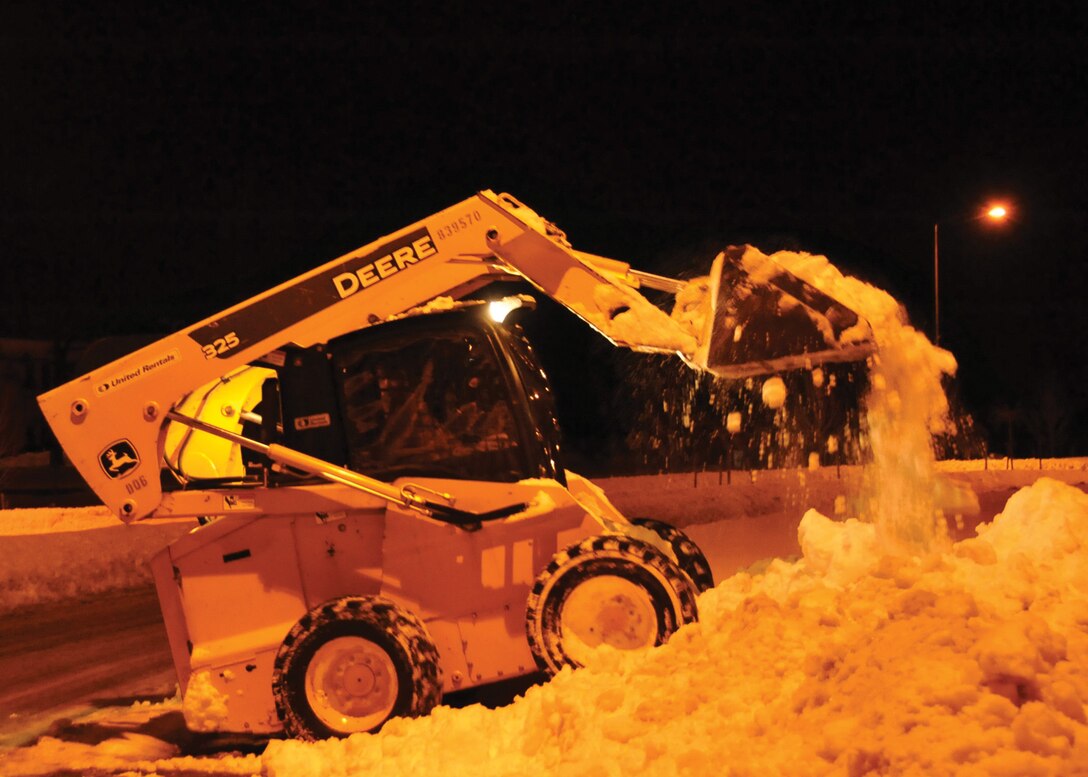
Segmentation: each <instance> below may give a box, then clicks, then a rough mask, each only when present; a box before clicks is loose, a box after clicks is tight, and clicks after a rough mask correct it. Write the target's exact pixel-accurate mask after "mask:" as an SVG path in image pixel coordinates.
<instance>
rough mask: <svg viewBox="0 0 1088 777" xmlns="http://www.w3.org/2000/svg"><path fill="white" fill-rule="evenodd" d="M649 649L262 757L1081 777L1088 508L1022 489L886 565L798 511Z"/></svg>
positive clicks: (347, 763) (1087, 501)
mask: <svg viewBox="0 0 1088 777" xmlns="http://www.w3.org/2000/svg"><path fill="white" fill-rule="evenodd" d="M800 534H801V543H802V547H803V549H804V556H803V558H802V559H801V560H800V561H798V562H796V563H786V562H783V561H774V562H772V563H771V564H770V565H769V566H768V567H767V568H766V569H765V570H764V571H762V572H760V573H758V574H750V573H741V574H738V575H735V576H734V577H732V578H730V579H729V580H726V581H725V582H723V583H722V584H721V585H719V586H718V587H717V588H715V589H712V590H711V591H708V592H707V593H705V594H704V595H703V596H702V597H701V598H700V600H699V606H700V612H701V620H700V622H699V623H694V624H690V625H688V626H685V627H684V628H683V629H681V630H680V631H679V632H678V633H677V634H676V635H675V636H674V637H673V638H672V640H671V641H670V642H669V643H668V644H666V645H664V646H662V647H660V648H658V649H655V650H649V651H644V652H638V653H634V654H630V653H620V652H618V651H608V650H605V651H603V652H602V654H601V656H600V659H601V660H600V661H599V663H597V664H595V665H594V666H593V667H592V668H587V669H582V670H578V671H569V670H564V671H563V672H561V673H560V674H559V675H558V676H557V677H556V678H555V679H554V680H552V681H551V682H550V683H548V684H547V685H544V686H540V687H535V688H532V689H531V690H529V691H528V692H527V693H526V694H525V695H524V696H523V697H521V698H519V699H518V700H517V701H516V702H515V703H514V704H512V705H510V706H509V707H506V708H502V709H499V710H486V709H484V708H482V707H479V706H475V707H469V708H466V709H463V710H453V709H450V708H445V707H440V708H439V709H437V710H436V711H435V712H434V713H433V714H432V715H431V716H430V717H427V718H422V719H415V720H405V719H396V720H393V721H390V722H389V723H388V724H387V725H386V727H385V728H384V730H383V731H382V732H380V733H379V734H377V735H355V736H353V737H351V738H349V739H347V740H329V741H325V742H319V743H316V744H306V743H301V742H295V741H274V742H272V743H271V744H270V745H269V747H268V749H267V751H266V752H265V754H264V757H263V765H264V768H265V770H266V773H267V774H269V775H272V776H273V777H282V776H283V775H292V776H293V777H302V776H304V775H315V777H316V776H317V775H321V777H325V776H326V775H336V774H349V773H350V774H354V773H357V774H381V775H401V774H403V775H409V774H412V775H414V774H418V773H421V772H424V771H426V772H428V773H432V774H472V773H476V772H478V771H479V769H480V768H481V765H482V764H486V765H487V766H486V771H487V773H488V774H489V775H554V774H615V775H625V774H645V775H675V774H695V775H701V774H707V775H709V774H735V775H748V774H751V775H764V774H790V775H832V774H834V775H845V774H850V775H861V774H867V773H880V774H898V775H915V774H916V775H990V774H994V775H996V774H1004V775H1012V774H1015V775H1068V774H1076V773H1088V718H1086V715H1085V707H1084V705H1085V701H1086V700H1088V629H1086V626H1088V565H1085V564H1084V563H1083V559H1084V557H1085V554H1086V553H1088V495H1086V494H1085V493H1083V492H1082V491H1080V490H1078V489H1076V488H1073V487H1071V486H1068V485H1065V484H1063V483H1060V482H1058V481H1055V480H1050V479H1047V478H1043V479H1040V480H1038V481H1037V482H1036V483H1035V484H1034V485H1032V486H1030V487H1028V488H1026V489H1024V490H1022V491H1020V492H1019V493H1017V494H1016V495H1015V496H1014V497H1013V498H1012V499H1010V500H1009V502H1008V504H1007V506H1006V509H1005V510H1004V512H1003V513H1001V514H1000V515H999V516H997V517H996V518H995V519H994V521H993V522H992V524H989V525H986V526H984V527H982V528H980V531H979V533H978V536H977V537H973V538H971V539H969V540H966V541H963V542H960V543H956V544H953V545H950V546H949V548H948V549H947V550H944V551H941V552H938V553H933V554H927V555H917V554H915V555H909V554H905V553H903V554H900V552H899V551H896V550H892V551H887V550H886V548H888V547H900V546H897V545H889V544H881V543H879V542H878V540H877V535H876V534H875V532H874V527H873V526H872V524H869V523H862V522H858V521H856V520H848V521H845V522H834V521H831V520H829V519H827V518H825V517H824V516H822V515H820V514H819V513H816V512H814V511H810V512H809V513H808V514H807V515H806V516H805V518H804V520H803V521H802V526H801V529H800Z"/></svg>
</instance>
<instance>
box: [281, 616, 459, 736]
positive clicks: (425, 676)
mask: <svg viewBox="0 0 1088 777" xmlns="http://www.w3.org/2000/svg"><path fill="white" fill-rule="evenodd" d="M272 692H273V696H274V698H275V702H276V714H277V715H278V716H279V719H280V721H281V722H282V723H283V727H284V730H285V731H286V732H287V733H288V734H289V735H291V736H293V737H297V738H299V739H308V740H316V739H327V738H329V737H344V736H348V735H349V734H354V733H357V732H361V731H377V730H378V729H380V728H381V727H382V725H383V724H384V723H385V722H386V721H387V720H389V718H392V717H416V716H420V715H426V714H427V713H429V712H430V711H431V710H432V709H433V708H434V707H435V706H437V705H438V703H439V701H441V698H442V681H441V676H440V670H439V664H438V650H437V649H436V648H435V646H434V642H432V641H431V638H430V636H429V635H428V634H427V629H426V627H425V626H424V625H423V623H422V622H421V621H420V620H419V619H418V618H417V617H415V616H414V615H412V614H411V613H410V612H408V611H406V610H404V609H402V608H401V607H399V606H398V605H396V604H395V603H394V602H392V601H390V600H388V599H384V598H382V597H378V596H348V597H344V598H342V599H334V600H332V601H330V602H326V603H325V604H322V605H320V606H319V607H316V608H314V609H313V610H311V611H310V612H309V613H307V614H306V615H305V616H304V617H303V618H302V619H301V620H299V622H298V623H296V624H295V626H294V628H292V629H291V631H290V633H288V635H287V637H286V638H285V639H284V641H283V644H282V645H281V646H280V650H279V653H278V654H277V655H276V662H275V665H274V672H273V677H272Z"/></svg>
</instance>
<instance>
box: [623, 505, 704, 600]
mask: <svg viewBox="0 0 1088 777" xmlns="http://www.w3.org/2000/svg"><path fill="white" fill-rule="evenodd" d="M631 523H633V524H635V526H641V527H643V528H644V529H649V530H650V531H652V532H653V533H654V534H656V535H657V536H658V537H660V538H661V539H663V540H665V542H667V543H669V545H671V546H672V552H673V553H675V554H676V560H677V561H679V562H680V568H681V569H682V570H684V572H686V573H687V575H688V577H690V578H691V581H692V582H693V583H695V587H696V588H697V589H699V593H703V591H709V590H710V589H711V588H713V587H714V574H713V573H712V572H711V571H710V562H709V561H707V560H706V556H705V555H704V554H703V551H701V550H700V549H699V546H698V545H696V544H695V543H694V542H693V541H692V539H691V538H690V537H688V535H686V534H684V532H683V531H681V530H680V529H677V528H676V527H675V526H673V525H672V524H668V523H665V522H664V521H659V520H657V519H656V518H632V519H631Z"/></svg>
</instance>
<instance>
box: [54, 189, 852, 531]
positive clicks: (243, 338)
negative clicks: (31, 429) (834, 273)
mask: <svg viewBox="0 0 1088 777" xmlns="http://www.w3.org/2000/svg"><path fill="white" fill-rule="evenodd" d="M716 272H717V274H718V275H719V276H720V275H721V272H722V270H721V267H720V263H719V267H718V269H717V271H716ZM741 272H742V274H743V271H741ZM787 275H788V274H787ZM746 278H747V275H745V276H744V277H737V276H735V277H732V278H731V280H730V282H731V283H743V282H745V280H746ZM500 280H525V281H528V282H529V283H530V284H532V285H533V286H534V287H536V288H537V289H538V290H539V291H541V292H542V293H544V294H547V295H548V296H549V297H551V298H552V299H555V300H556V301H558V302H560V303H561V304H563V305H564V306H566V307H567V308H568V309H569V310H571V311H572V312H574V313H575V314H576V315H577V316H579V317H580V318H581V319H582V320H584V321H585V322H586V323H587V324H589V325H590V326H591V327H592V328H594V329H596V330H597V331H598V332H600V333H601V334H602V335H603V336H605V337H606V338H607V339H608V340H610V341H611V342H612V343H614V344H615V345H618V346H623V347H627V348H630V349H633V350H638V351H646V352H658V353H675V354H678V355H679V356H681V357H682V358H684V359H685V360H687V361H689V362H692V363H695V364H700V363H701V366H704V367H705V366H707V364H708V362H709V361H711V360H714V359H717V360H718V361H719V362H721V363H719V364H714V365H711V366H712V367H713V368H714V369H715V370H716V371H718V372H720V373H721V374H724V375H726V376H730V377H737V376H741V375H745V374H754V373H753V372H752V371H753V370H754V371H755V372H767V371H769V370H772V369H774V368H775V367H776V366H777V367H779V368H780V367H782V366H783V365H787V366H788V365H789V364H792V362H789V361H782V360H781V359H778V360H774V359H772V360H767V359H761V358H753V357H752V356H751V355H750V354H747V353H743V354H742V353H739V352H738V353H734V352H728V353H726V354H725V358H724V360H723V359H722V351H721V349H714V348H709V349H708V347H707V343H706V342H705V340H706V339H707V338H708V337H717V338H719V339H721V338H727V339H731V338H732V331H733V330H731V329H728V328H727V329H725V330H722V328H721V327H718V328H717V329H715V328H714V327H713V326H712V324H713V323H714V322H713V321H712V320H711V319H712V318H713V315H711V316H709V317H708V318H707V320H706V323H705V326H702V327H700V329H701V331H693V328H692V327H691V326H689V325H685V324H684V323H683V322H681V321H680V320H679V319H674V318H673V317H670V315H669V314H668V313H666V312H664V311H663V310H661V309H659V308H658V307H656V306H655V305H654V304H652V303H651V302H650V301H649V300H648V299H646V297H644V296H643V295H642V294H641V293H640V292H639V291H638V289H639V288H640V287H642V286H645V287H648V288H654V289H659V290H664V291H669V292H672V293H676V292H678V291H679V290H680V289H682V288H683V287H684V285H685V284H683V283H682V282H679V281H674V280H672V279H668V278H662V277H660V276H656V275H652V274H649V273H641V272H638V271H635V270H632V269H631V268H630V266H629V265H628V264H626V263H624V262H620V261H616V260H613V259H607V258H604V257H600V256H595V255H593V254H586V253H582V252H579V251H576V250H574V249H573V248H572V247H571V245H570V244H569V243H568V241H567V239H566V236H565V235H564V234H563V232H562V231H561V230H559V229H558V228H557V227H555V225H553V224H551V223H550V222H548V221H546V220H545V219H543V218H541V217H540V216H539V215H538V214H536V213H535V212H534V211H533V210H532V209H530V208H529V207H527V206H525V205H523V204H522V203H520V202H519V201H518V200H517V199H515V198H514V197H512V196H511V195H508V194H495V193H493V192H491V191H489V190H485V191H482V192H479V193H478V194H476V195H475V196H473V197H470V198H468V199H466V200H464V201H462V202H460V203H458V204H457V205H454V206H453V207H450V208H447V209H445V210H442V211H440V212H438V213H435V214H434V215H431V216H428V217H426V218H424V219H422V220H420V221H418V222H416V223H414V224H412V225H410V226H407V227H404V228H403V229H401V230H399V231H397V232H394V233H392V234H390V235H388V236H386V237H384V238H381V239H379V240H376V241H374V242H372V243H369V244H367V245H365V246H363V247H361V248H359V249H357V250H355V251H352V252H350V253H348V254H345V255H344V256H341V257H340V258H338V259H334V260H332V261H330V262H327V263H325V264H323V265H321V266H319V267H317V268H315V269H313V270H310V271H308V272H306V273H304V274H302V275H300V276H298V277H297V278H294V279H292V280H290V281H287V282H285V283H282V284H280V285H278V286H276V287H274V288H272V289H270V290H268V291H266V292H263V293H261V294H259V295H257V296H255V297H252V298H251V299H249V300H247V301H245V302H242V303H240V304H238V305H235V306H233V307H231V308H228V309H227V310H225V311H223V312H221V313H218V314H215V315H213V316H211V317H209V318H207V319H205V320H203V321H201V322H199V323H197V324H195V325H193V326H190V327H188V328H185V329H183V330H181V331H179V332H176V333H174V334H172V335H169V336H167V337H164V338H162V339H160V340H158V341H157V342H155V343H153V344H151V345H148V346H146V347H144V348H142V349H140V350H138V351H135V352H133V353H131V354H129V355H128V356H125V357H122V358H121V359H118V360H116V361H114V362H112V363H110V364H107V365H105V366H103V367H100V368H98V369H95V370H93V371H91V372H89V373H88V374H86V375H83V376H82V377H79V378H77V379H75V380H73V381H70V382H69V383H66V384H64V385H62V386H60V387H58V388H55V389H53V390H51V391H49V392H47V393H45V394H43V395H41V396H40V397H39V398H38V399H39V403H40V406H41V408H42V411H43V413H44V415H45V417H46V419H47V421H48V422H49V424H50V426H51V427H52V429H53V432H54V434H55V435H56V437H57V440H58V441H59V443H60V445H61V447H62V448H63V449H64V451H65V453H66V454H67V455H68V458H69V459H70V460H71V462H72V463H73V465H74V466H75V467H76V468H77V469H78V470H79V472H80V474H81V475H82V476H83V478H84V479H85V480H86V481H87V483H88V485H90V486H91V488H92V489H93V490H94V491H95V493H96V494H97V495H98V497H99V498H100V499H101V500H102V501H103V503H104V504H106V505H107V506H108V507H109V508H110V509H111V510H113V512H114V513H115V514H117V515H118V516H119V517H120V518H121V519H122V520H123V521H126V522H128V521H133V520H138V519H140V518H144V517H147V516H149V515H152V514H153V513H154V512H155V510H156V509H157V508H158V506H159V505H160V503H161V501H162V486H161V483H160V480H159V466H160V462H161V460H162V458H163V450H164V438H165V428H166V425H167V421H168V420H169V419H170V418H171V413H172V410H173V407H174V405H175V403H176V402H177V401H178V400H179V399H180V398H181V397H183V396H184V395H186V394H188V393H189V392H191V391H193V390H195V389H196V388H198V387H200V386H202V385H205V384H207V383H208V382H209V381H213V380H215V379H217V378H219V377H220V376H222V375H225V374H226V373H228V372H230V371H231V370H234V369H237V368H239V367H241V366H243V365H246V364H249V363H252V362H255V361H257V360H260V359H262V358H263V357H266V356H268V355H269V354H272V353H273V352H275V351H276V350H277V349H279V348H280V347H282V346H284V345H286V344H288V343H291V344H295V345H299V346H303V347H306V346H310V345H313V344H315V343H321V342H327V341H328V340H331V339H333V338H335V337H337V336H339V335H342V334H344V333H347V332H350V331H354V330H358V329H361V328H365V327H367V326H371V325H374V324H378V323H382V322H384V321H387V320H389V319H390V318H393V317H396V316H398V315H401V314H403V313H405V312H406V311H409V310H412V309H418V308H419V307H420V306H425V305H427V304H428V303H430V302H432V301H434V300H436V299H438V298H442V297H452V298H453V299H460V298H462V297H464V296H466V295H468V294H471V293H472V292H474V291H476V290H478V289H480V288H481V287H483V286H485V285H487V284H489V283H492V282H495V281H500ZM793 280H796V279H793ZM711 285H713V284H711ZM764 285H766V284H764ZM794 292H795V290H794V291H790V290H785V291H776V292H775V293H776V294H783V293H789V294H794ZM714 293H715V294H716V295H717V296H718V297H719V298H720V297H721V296H722V291H721V289H720V282H719V283H718V286H715V287H714ZM802 296H803V295H802ZM801 302H802V303H805V300H801ZM831 302H832V303H833V301H831ZM708 304H709V306H710V308H711V311H713V310H714V308H715V307H722V309H723V310H724V308H725V307H728V306H722V305H721V304H720V303H718V302H716V301H715V300H710V301H709V303H708ZM763 307H765V305H764V306H763ZM730 312H731V314H734V315H735V314H736V310H734V309H732V308H730ZM834 312H835V313H836V315H834V316H830V315H829V314H828V311H817V312H816V314H818V315H820V316H822V317H823V318H822V320H825V321H826V320H828V319H829V318H830V319H833V320H834V321H835V322H837V324H839V330H841V329H842V328H844V327H845V326H847V325H851V322H857V320H858V319H857V316H856V314H853V313H852V311H849V310H848V309H846V308H845V307H842V306H837V307H836V309H835V311H834ZM824 328H825V329H830V328H829V327H824ZM810 339H811V338H810ZM825 340H826V337H824V339H823V340H820V338H816V342H815V343H813V342H809V341H806V342H800V341H798V342H797V343H795V344H793V345H792V346H791V347H792V348H793V349H794V350H795V351H803V352H806V354H807V355H803V358H805V359H808V360H810V361H812V362H818V361H820V360H827V359H830V358H835V357H836V356H839V357H840V358H845V357H842V354H841V353H840V352H841V351H842V349H841V348H839V347H838V344H837V343H831V344H830V345H829V344H828V343H827V342H825ZM853 345H854V346H856V347H855V350H857V349H858V348H860V350H858V352H859V353H863V352H865V347H867V346H866V343H865V342H864V338H862V342H861V343H860V344H859V343H854V344H853ZM821 349H822V350H821ZM813 354H816V355H817V357H816V358H813V357H812V355H813ZM854 357H856V354H855V353H852V354H851V358H854ZM741 360H743V361H746V362H751V365H749V364H729V363H726V362H728V361H732V362H737V361H741ZM752 365H754V366H752ZM175 420H181V419H175ZM318 469H320V467H318ZM355 474H357V473H355ZM366 480H368V481H369V480H370V479H369V478H367V479H366ZM373 482H378V481H373ZM402 497H403V495H400V496H398V497H397V498H402ZM408 501H409V503H411V502H412V500H411V499H409V500H408ZM428 509H432V508H428ZM435 512H441V511H440V510H435ZM466 520H468V519H466Z"/></svg>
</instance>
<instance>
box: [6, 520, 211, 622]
mask: <svg viewBox="0 0 1088 777" xmlns="http://www.w3.org/2000/svg"><path fill="white" fill-rule="evenodd" d="M194 526H196V523H195V521H189V520H176V519H175V520H168V521H156V522H151V521H148V522H146V523H144V524H122V523H120V522H119V521H118V520H117V516H115V515H113V514H112V513H111V512H110V511H109V510H108V509H107V508H105V507H102V506H98V507H74V508H73V507H62V508H29V509H18V510H3V511H0V613H3V612H8V611H10V610H14V609H16V608H19V607H26V606H30V605H38V604H43V603H45V602H53V601H61V600H68V599H77V598H79V597H81V596H89V595H93V594H99V593H103V592H105V591H113V590H120V589H124V588H133V587H135V586H140V585H149V584H150V583H151V571H150V569H149V567H148V562H149V560H150V559H151V557H152V556H154V555H155V553H157V552H158V551H160V550H161V549H162V548H164V547H166V546H167V545H168V544H170V543H171V542H173V541H174V540H175V539H177V538H178V537H180V536H181V535H183V534H185V533H186V532H188V531H190V530H191V529H192V528H193V527H194Z"/></svg>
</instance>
